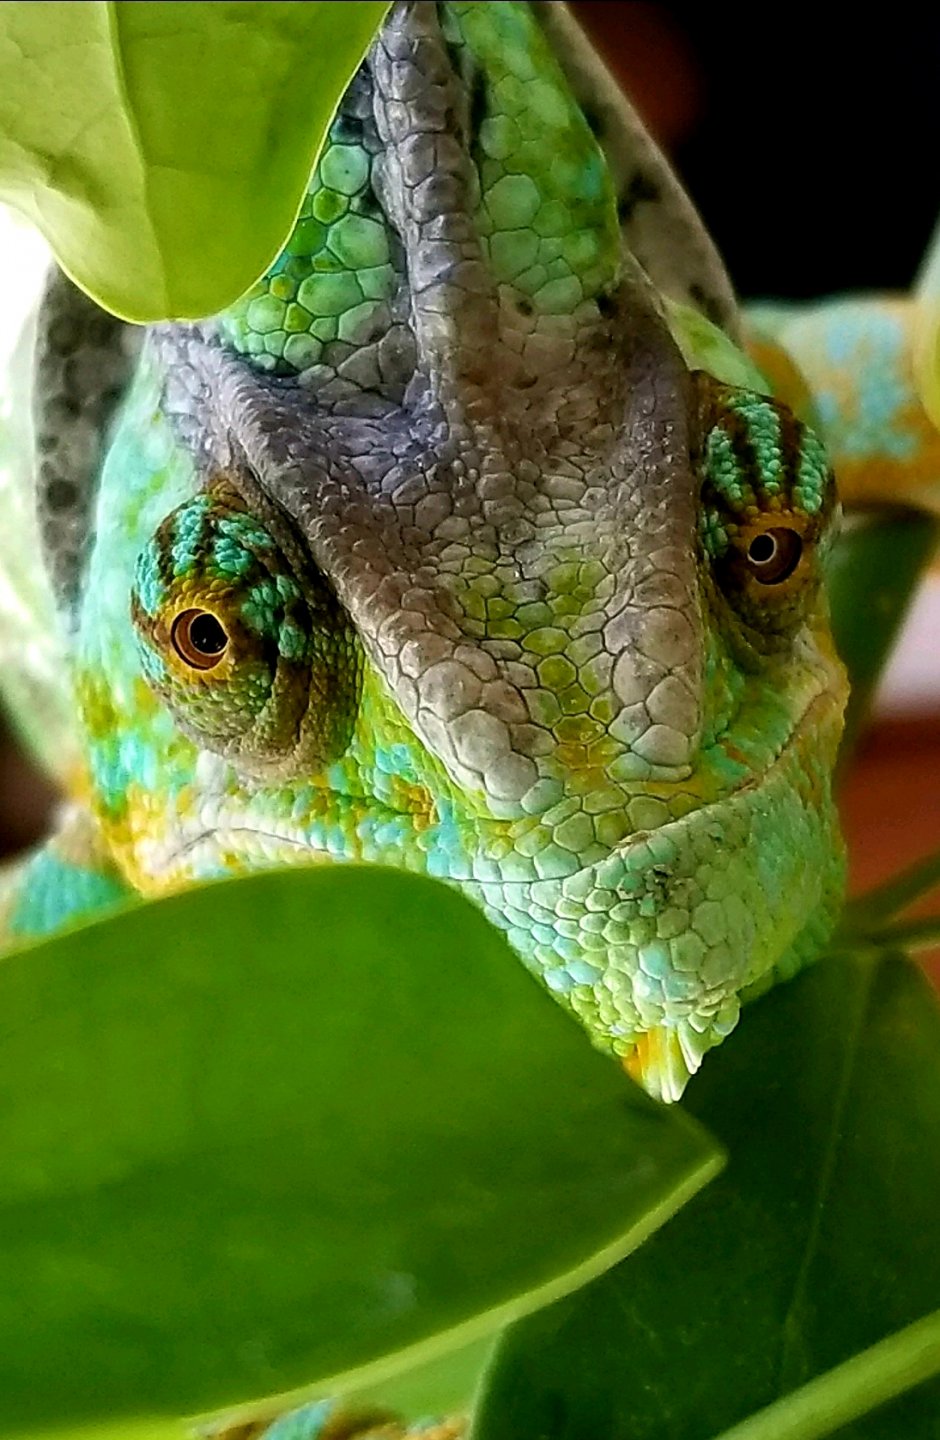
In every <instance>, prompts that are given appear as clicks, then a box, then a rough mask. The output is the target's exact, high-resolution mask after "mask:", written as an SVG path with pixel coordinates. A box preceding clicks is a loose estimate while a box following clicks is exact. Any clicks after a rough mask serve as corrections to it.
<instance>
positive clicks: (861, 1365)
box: [716, 1310, 940, 1440]
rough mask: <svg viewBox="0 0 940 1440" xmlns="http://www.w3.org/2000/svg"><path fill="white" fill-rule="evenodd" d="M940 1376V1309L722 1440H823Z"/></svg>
mask: <svg viewBox="0 0 940 1440" xmlns="http://www.w3.org/2000/svg"><path fill="white" fill-rule="evenodd" d="M938 1372H940V1310H935V1311H934V1312H933V1314H931V1315H925V1316H924V1318H923V1319H922V1320H915V1321H914V1323H913V1324H912V1325H907V1326H905V1328H904V1329H903V1330H898V1331H896V1332H895V1334H893V1335H889V1336H888V1337H887V1339H885V1340H879V1342H878V1344H877V1345H872V1346H871V1347H870V1349H868V1350H863V1351H862V1352H861V1354H859V1355H853V1356H852V1358H851V1360H846V1361H845V1362H844V1364H842V1365H837V1366H836V1367H835V1369H833V1370H827V1371H826V1373H825V1374H824V1375H818V1376H817V1377H816V1378H815V1379H814V1380H810V1381H809V1382H808V1383H807V1384H806V1385H802V1386H801V1387H800V1388H799V1390H794V1391H793V1392H792V1393H791V1394H789V1395H784V1396H782V1397H781V1399H779V1400H775V1401H774V1403H773V1404H772V1405H768V1406H766V1407H765V1408H764V1409H763V1410H758V1411H757V1412H756V1414H754V1415H749V1416H748V1418H747V1419H746V1420H742V1421H741V1422H740V1424H738V1425H732V1427H731V1429H730V1430H725V1431H724V1432H723V1433H722V1434H721V1435H720V1436H717V1437H716V1440H820V1437H822V1436H824V1435H831V1434H832V1433H833V1431H835V1430H839V1429H840V1428H841V1427H842V1426H843V1425H848V1424H849V1423H850V1422H851V1421H852V1420H857V1419H858V1417H859V1416H860V1415H867V1414H868V1412H869V1411H870V1410H874V1409H875V1407H876V1406H878V1405H884V1404H885V1402H886V1401H888V1400H893V1399H894V1398H895V1397H896V1396H898V1395H903V1394H904V1392H905V1391H906V1390H910V1389H911V1388H912V1387H913V1386H915V1385H921V1384H923V1382H924V1381H925V1380H929V1379H930V1378H931V1376H933V1375H936V1374H937V1373H938Z"/></svg>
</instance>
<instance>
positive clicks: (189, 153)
mask: <svg viewBox="0 0 940 1440" xmlns="http://www.w3.org/2000/svg"><path fill="white" fill-rule="evenodd" d="M387 9H388V5H387V4H385V3H381V0H380V3H372V0H359V3H357V4H346V5H340V4H323V3H318V0H307V3H305V4H302V5H299V4H295V3H276V0H268V3H259V4H251V3H234V4H233V3H229V0H190V3H188V4H185V5H180V4H166V3H163V4H160V3H157V4H152V3H149V0H138V3H135V4H132V5H131V4H116V3H108V4H105V3H102V0H84V3H82V4H80V5H76V4H72V3H64V4H63V3H55V0H52V3H46V4H42V5H37V4H32V3H18V0H12V3H7V4H4V5H0V198H2V199H4V200H7V201H9V202H10V203H11V204H12V205H14V206H16V208H17V209H19V210H21V211H22V212H23V213H24V214H25V215H28V216H29V217H30V219H32V220H33V221H34V222H35V224H36V225H38V227H39V229H40V230H41V231H42V233H43V234H44V235H45V237H46V239H47V240H48V241H49V243H50V245H51V246H52V249H53V250H54V252H55V255H56V258H57V259H58V261H59V263H60V264H61V265H62V267H63V269H64V270H66V271H67V273H68V274H69V275H71V277H72V278H73V280H75V281H76V283H77V284H79V285H80V286H81V287H82V289H83V290H87V292H88V293H89V294H90V295H91V296H93V298H94V299H95V300H97V301H98V302H99V303H100V304H102V305H104V306H105V307H106V308H107V309H109V310H112V311H114V313H115V314H117V315H120V316H122V317H123V318H125V319H128V320H160V319H166V318H169V317H176V318H187V317H194V316H201V315H208V314H212V313H213V312H215V311H217V310H220V309H222V307H223V306H225V305H228V304H230V303H231V301H233V300H235V299H236V298H237V297H238V296H239V295H240V294H242V293H243V292H244V291H245V290H247V289H248V288H249V286H250V285H252V284H253V282H254V281H255V280H256V279H257V278H258V276H259V275H260V274H261V273H262V272H263V271H264V270H265V268H266V267H267V266H268V265H269V264H270V262H271V261H272V260H273V259H274V256H275V255H276V253H277V251H278V250H279V248H280V246H281V245H282V243H283V241H284V239H285V237H286V236H287V234H288V232H289V231H290V227H291V225H292V223H293V220H294V217H295V216H296V213H297V210H298V209H299V206H300V202H301V199H302V197H303V194H304V190H305V188H306V183H307V179H308V176H309V174H310V170H311V167H312V164H313V161H314V159H315V156H316V153H317V151H318V150H319V147H320V145H321V143H322V140H323V137H324V134H325V132H326V128H327V126H328V124H329V122H330V120H331V118H332V115H333V111H334V109H335V107H336V104H337V102H338V100H339V98H340V96H341V94H342V92H343V90H344V88H345V86H346V84H347V83H348V81H349V78H350V76H351V75H352V73H353V71H354V70H355V68H356V66H357V65H358V63H359V61H360V59H361V58H362V55H363V53H364V52H365V50H366V48H367V46H368V44H369V41H370V39H371V38H372V35H373V33H374V31H375V29H376V27H377V26H378V24H379V23H380V21H381V19H382V17H383V15H384V14H385V11H386V10H387Z"/></svg>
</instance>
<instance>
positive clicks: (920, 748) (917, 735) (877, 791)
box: [840, 715, 940, 988]
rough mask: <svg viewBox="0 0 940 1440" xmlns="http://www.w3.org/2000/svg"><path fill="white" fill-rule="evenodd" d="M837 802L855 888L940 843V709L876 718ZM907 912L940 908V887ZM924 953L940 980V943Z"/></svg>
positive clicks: (884, 875) (932, 911)
mask: <svg viewBox="0 0 940 1440" xmlns="http://www.w3.org/2000/svg"><path fill="white" fill-rule="evenodd" d="M840 808H841V811H842V821H843V825H844V827H845V834H846V839H847V841H848V846H849V866H850V869H849V889H850V893H851V894H853V895H861V894H864V893H865V891H866V890H870V889H871V888H872V886H875V885H880V884H883V883H884V881H886V880H890V879H891V878H892V876H894V875H896V874H897V873H898V872H899V871H900V870H904V869H906V868H907V867H908V866H910V865H913V864H914V863H915V862H916V861H918V860H922V859H923V858H924V857H925V856H927V855H929V854H931V852H933V851H935V850H938V849H940V716H937V715H929V716H924V717H920V718H917V719H910V720H891V721H883V722H881V723H880V724H878V725H876V726H875V727H874V728H873V729H872V730H871V731H870V732H869V734H868V735H867V736H866V737H865V739H864V740H863V741H862V742H861V744H860V746H859V750H858V754H857V755H856V757H855V759H854V761H853V763H852V766H851V768H850V770H849V772H848V774H847V775H846V779H845V783H844V785H843V787H842V793H841V797H840ZM910 914H911V917H912V918H913V917H914V916H924V915H938V916H940V892H937V893H935V894H934V895H932V896H930V897H928V899H927V900H926V901H925V902H922V903H921V904H919V905H917V906H914V907H913V908H912V910H911V912H910ZM920 958H921V959H922V961H923V963H924V965H925V968H926V969H927V970H928V972H929V973H930V975H931V978H932V979H933V981H934V983H935V984H936V985H937V986H938V988H940V946H938V947H937V949H935V950H933V951H930V952H927V953H926V954H925V955H922V956H921V957H920Z"/></svg>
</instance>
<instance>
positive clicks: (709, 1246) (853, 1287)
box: [474, 956, 940, 1440]
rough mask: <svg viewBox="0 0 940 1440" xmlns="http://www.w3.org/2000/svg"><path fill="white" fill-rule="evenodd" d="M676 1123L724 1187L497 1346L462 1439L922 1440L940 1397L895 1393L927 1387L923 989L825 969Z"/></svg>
mask: <svg viewBox="0 0 940 1440" xmlns="http://www.w3.org/2000/svg"><path fill="white" fill-rule="evenodd" d="M688 1108H689V1109H690V1110H691V1111H692V1112H693V1113H694V1114H695V1115H696V1116H697V1118H699V1119H700V1120H701V1121H703V1122H704V1123H705V1124H707V1125H709V1126H710V1127H711V1128H712V1129H713V1130H714V1132H715V1133H716V1134H717V1135H718V1136H719V1137H720V1138H721V1140H722V1141H723V1142H724V1143H725V1145H726V1146H727V1147H728V1151H729V1153H730V1156H731V1160H730V1162H729V1165H728V1168H727V1171H726V1172H725V1174H724V1175H722V1176H721V1177H720V1178H719V1179H718V1180H717V1181H716V1182H715V1184H714V1185H712V1186H710V1187H709V1189H708V1190H707V1191H706V1192H705V1193H704V1194H703V1195H702V1196H700V1197H698V1198H697V1199H696V1200H695V1201H693V1202H692V1204H690V1205H689V1206H688V1207H687V1208H686V1209H685V1210H684V1211H683V1213H682V1214H681V1215H679V1216H678V1217H677V1218H676V1219H675V1220H674V1221H672V1222H671V1223H670V1224H669V1225H667V1226H666V1227H665V1229H663V1230H662V1231H661V1232H660V1234H658V1235H657V1236H655V1237H654V1238H653V1239H652V1240H650V1241H649V1243H648V1244H647V1245H646V1246H644V1248H643V1249H642V1250H641V1251H640V1252H639V1253H638V1254H637V1255H635V1256H632V1257H631V1258H630V1259H629V1260H627V1261H625V1262H624V1263H623V1264H622V1265H619V1266H617V1267H616V1269H614V1270H611V1271H610V1272H609V1273H608V1274H607V1275H605V1276H603V1277H602V1278H600V1279H599V1280H597V1281H595V1282H594V1283H593V1284H591V1285H590V1286H588V1287H587V1288H586V1289H584V1290H582V1291H580V1292H579V1293H578V1294H576V1295H571V1296H569V1297H568V1298H567V1299H565V1300H563V1301H561V1302H559V1303H558V1304H556V1305H554V1306H552V1307H551V1308H550V1309H548V1310H545V1311H543V1312H542V1313H540V1314H538V1315H535V1316H532V1317H530V1318H529V1319H526V1320H524V1321H521V1322H520V1323H519V1324H517V1325H516V1326H514V1327H513V1328H512V1329H511V1330H510V1331H509V1332H508V1334H507V1336H506V1337H505V1339H504V1341H503V1342H502V1344H501V1346H500V1348H499V1350H498V1352H497V1356H496V1359H495V1361H494V1365H493V1367H492V1370H491V1376H490V1383H489V1387H488V1390H487V1394H486V1397H485V1401H484V1403H483V1406H482V1409H481V1414H480V1417H479V1422H478V1424H477V1426H476V1428H475V1430H474V1440H509V1437H512V1440H519V1437H520V1436H545V1437H549V1436H550V1437H551V1440H575V1437H577V1440H594V1437H598V1436H603V1437H604V1440H628V1437H629V1440H654V1437H655V1440H663V1437H665V1436H668V1437H669V1440H714V1437H716V1436H720V1435H722V1434H723V1433H724V1432H725V1431H727V1430H728V1429H729V1427H732V1426H741V1429H740V1431H736V1430H732V1431H731V1436H734V1440H744V1437H745V1436H747V1437H748V1440H758V1437H759V1440H770V1437H771V1436H773V1437H774V1440H783V1437H788V1440H795V1437H800V1440H808V1437H810V1436H812V1437H816V1436H821V1435H826V1434H829V1433H831V1432H832V1430H833V1429H834V1428H836V1427H837V1426H839V1425H841V1426H842V1427H843V1428H841V1429H839V1431H838V1433H839V1436H840V1437H842V1440H849V1437H851V1440H898V1437H900V1436H903V1437H904V1440H935V1437H936V1435H937V1416H938V1414H940V1382H937V1381H936V1380H932V1381H930V1382H929V1383H927V1384H924V1385H921V1386H920V1388H917V1389H911V1390H909V1391H908V1393H906V1394H902V1393H901V1392H902V1391H903V1390H904V1388H905V1386H908V1385H913V1384H915V1383H916V1382H917V1381H918V1380H924V1379H925V1377H927V1376H930V1375H935V1374H936V1373H937V1371H938V1369H940V1345H938V1343H937V1330H936V1321H935V1319H934V1320H931V1321H930V1322H929V1324H927V1325H926V1327H925V1326H923V1325H921V1326H917V1325H915V1323H914V1322H918V1321H921V1320H922V1319H923V1317H925V1316H928V1315H930V1314H931V1313H932V1312H934V1311H935V1310H936V1309H937V1307H938V1304H940V1246H938V1244H937V1239H938V1219H937V1196H938V1195H940V1014H938V1011H937V1008H936V1004H935V1001H934V997H933V996H932V993H931V991H930V989H929V987H928V986H927V983H926V981H925V980H924V978H923V976H922V975H921V974H920V972H919V971H918V970H917V969H916V968H915V967H913V966H911V965H909V964H908V963H907V962H906V961H903V960H901V959H897V958H894V957H889V956H882V957H879V958H874V959H871V958H862V957H841V958H838V959H834V958H833V959H829V960H826V961H824V962H823V963H821V964H820V965H818V966H817V967H815V968H814V969H813V970H811V971H809V972H807V973H806V974H804V975H802V976H801V977H799V978H798V979H797V980H795V981H793V982H792V983H791V984H788V985H786V986H782V987H781V988H779V989H778V990H776V991H774V992H773V993H772V994H771V995H769V996H767V997H766V998H765V999H763V1000H761V1001H759V1002H758V1003H757V1004H756V1005H755V1006H754V1007H753V1009H751V1010H749V1011H748V1013H747V1015H746V1016H745V1018H744V1020H743V1022H742V1024H741V1027H740V1029H739V1030H738V1031H737V1032H736V1033H735V1035H734V1036H733V1037H732V1038H731V1039H730V1040H729V1041H728V1042H727V1043H726V1044H725V1045H724V1046H723V1047H722V1048H721V1050H719V1051H717V1052H716V1053H715V1054H714V1055H713V1056H709V1059H708V1061H707V1063H706V1065H705V1066H704V1068H703V1070H702V1073H701V1075H700V1076H699V1077H697V1078H696V1080H695V1081H694V1082H693V1084H692V1085H691V1086H690V1090H689V1100H688ZM909 1326H914V1328H913V1329H910V1330H908V1329H906V1328H905V1327H909ZM925 1328H926V1332H927V1333H926V1335H925ZM871 1347H877V1348H876V1349H874V1350H873V1349H872V1348H871ZM843 1366H844V1367H847V1368H845V1369H843V1370H841V1371H840V1370H839V1369H838V1368H837V1367H843ZM817 1377H822V1378H817ZM811 1383H812V1384H814V1385H815V1391H813V1390H810V1391H808V1392H807V1391H803V1390H802V1388H801V1387H803V1386H807V1385H809V1384H811ZM807 1393H808V1395H809V1399H810V1400H812V1399H813V1395H814V1393H815V1395H816V1398H817V1400H818V1401H819V1403H818V1405H817V1406H816V1407H815V1408H812V1407H808V1404H807ZM895 1396H900V1398H892V1397H895ZM884 1401H890V1403H888V1404H884V1405H883V1406H882V1407H881V1408H875V1409H872V1408H871V1407H872V1406H873V1405H878V1404H880V1402H884ZM769 1405H773V1406H774V1407H775V1408H774V1410H773V1411H770V1412H767V1414H766V1415H763V1416H760V1412H761V1411H763V1410H764V1408H765V1407H767V1406H769ZM853 1407H855V1408H854V1409H853ZM866 1412H870V1413H866ZM855 1414H857V1415H864V1418H858V1419H853V1418H852V1416H853V1415H855ZM808 1417H809V1418H808ZM759 1418H760V1423H758V1419H759ZM749 1420H750V1422H751V1423H750V1429H749V1428H748V1425H747V1422H748V1421H749ZM771 1420H772V1423H771ZM810 1420H811V1421H812V1423H809V1421H810ZM800 1425H802V1426H803V1428H802V1429H801V1428H799V1426H800ZM731 1436H728V1437H727V1440H731Z"/></svg>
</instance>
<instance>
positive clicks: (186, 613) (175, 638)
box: [170, 610, 228, 670]
mask: <svg viewBox="0 0 940 1440" xmlns="http://www.w3.org/2000/svg"><path fill="white" fill-rule="evenodd" d="M170 639H171V641H172V642H173V648H174V650H175V651H176V653H177V655H178V656H179V657H180V659H181V660H182V661H183V662H184V664H186V665H191V666H192V668H193V669H194V670H214V669H215V667H216V665H218V664H219V663H220V661H221V660H222V657H223V656H224V654H225V651H226V650H227V648H228V633H227V631H226V629H225V626H224V625H223V624H222V622H221V620H219V619H218V617H217V616H215V615H213V614H212V611H211V610H182V611H181V612H180V613H179V615H177V617H176V619H175V620H174V621H173V624H172V626H171V628H170Z"/></svg>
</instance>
